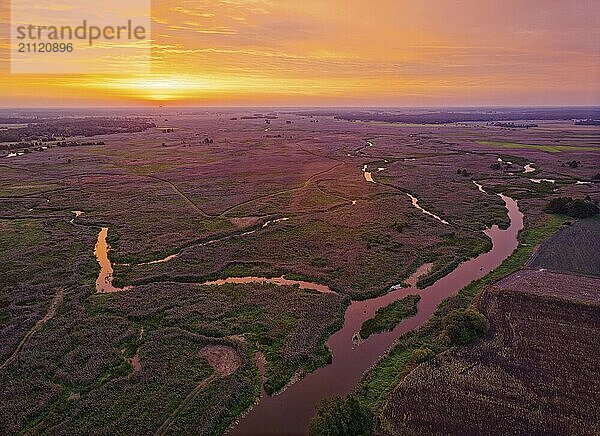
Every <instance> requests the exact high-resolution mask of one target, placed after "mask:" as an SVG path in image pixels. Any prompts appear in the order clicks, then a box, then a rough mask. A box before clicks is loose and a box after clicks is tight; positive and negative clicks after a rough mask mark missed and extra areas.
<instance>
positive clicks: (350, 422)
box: [308, 395, 373, 436]
mask: <svg viewBox="0 0 600 436" xmlns="http://www.w3.org/2000/svg"><path fill="white" fill-rule="evenodd" d="M308 432H309V434H310V435H311V436H338V435H339V436H346V435H356V436H359V435H370V434H373V413H372V412H371V411H370V409H369V408H368V407H366V406H364V405H362V404H361V403H360V402H359V401H358V398H357V397H356V396H355V395H349V396H348V397H346V398H340V397H335V398H332V399H326V400H323V401H321V404H320V405H319V408H318V409H317V413H316V415H315V416H314V418H313V419H312V421H311V423H310V428H309V430H308Z"/></svg>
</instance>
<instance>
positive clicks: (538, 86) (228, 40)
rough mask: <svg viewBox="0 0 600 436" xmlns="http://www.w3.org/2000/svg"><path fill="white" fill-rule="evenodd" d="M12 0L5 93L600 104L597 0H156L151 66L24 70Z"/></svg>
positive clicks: (39, 0) (89, 100)
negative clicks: (14, 47) (14, 59)
mask: <svg viewBox="0 0 600 436" xmlns="http://www.w3.org/2000/svg"><path fill="white" fill-rule="evenodd" d="M0 2H1V3H2V11H1V12H2V36H3V38H2V41H1V47H2V49H3V52H2V58H3V59H2V69H1V70H0V83H1V84H2V87H1V88H0V106H1V107H38V106H157V105H159V104H163V105H172V106H249V105H254V106H258V105H260V106H437V105H445V106H448V105H451V106H465V105H466V106H468V105H473V106H474V105H598V104H600V2H599V1H597V0H588V1H584V0H571V1H564V0H560V1H559V0H525V1H524V0H464V1H460V0H419V1H417V0H411V1H409V0H370V1H359V0H318V1H317V0H303V1H298V0H204V1H198V0H165V1H160V2H159V1H155V2H153V4H152V16H151V18H152V41H151V47H152V50H151V53H152V63H151V67H152V68H151V72H150V73H144V74H140V73H133V72H132V71H135V68H134V67H135V63H136V62H137V60H136V58H135V57H132V58H131V59H123V58H122V57H118V56H112V57H111V56H106V57H105V58H103V59H100V60H99V62H108V63H110V62H115V65H113V67H114V68H112V70H113V71H115V72H114V73H109V74H106V73H104V74H91V75H90V74H77V75H72V74H69V75H65V74H47V75H36V74H11V73H10V67H9V59H8V58H9V52H8V47H9V41H8V36H7V35H9V33H10V31H9V30H8V28H9V26H10V12H9V9H8V3H9V0H0ZM31 3H35V4H40V5H44V7H48V8H50V9H52V8H54V9H55V10H56V8H59V7H61V8H62V9H61V10H62V11H66V10H67V9H68V7H66V6H65V4H68V3H69V2H68V1H66V0H64V1H60V0H31ZM65 13H67V12H65ZM82 18H83V17H82ZM106 51H109V50H106ZM48 62H60V58H59V57H55V58H54V59H52V58H49V61H48ZM117 62H118V63H117Z"/></svg>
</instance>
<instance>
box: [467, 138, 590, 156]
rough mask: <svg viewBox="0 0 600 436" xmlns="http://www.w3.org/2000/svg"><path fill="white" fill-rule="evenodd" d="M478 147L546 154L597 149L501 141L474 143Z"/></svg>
mask: <svg viewBox="0 0 600 436" xmlns="http://www.w3.org/2000/svg"><path fill="white" fill-rule="evenodd" d="M476 142H477V143H478V144H480V145H491V146H493V147H503V148H525V149H527V148H532V149H535V150H540V151H545V152H548V153H560V152H561V151H597V150H598V149H599V147H587V146H577V145H543V144H519V143H518V142H503V141H476Z"/></svg>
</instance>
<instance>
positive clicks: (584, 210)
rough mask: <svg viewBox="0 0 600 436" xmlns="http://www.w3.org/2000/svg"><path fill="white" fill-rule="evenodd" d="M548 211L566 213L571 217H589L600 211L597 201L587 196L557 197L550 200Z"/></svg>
mask: <svg viewBox="0 0 600 436" xmlns="http://www.w3.org/2000/svg"><path fill="white" fill-rule="evenodd" d="M546 209H547V210H548V212H551V213H559V214H563V215H568V216H571V217H573V218H589V217H592V216H594V215H596V214H597V213H598V212H600V207H598V204H597V202H595V201H592V199H591V198H590V197H589V196H588V197H586V198H585V199H579V198H575V199H573V198H571V197H557V198H553V199H552V200H550V202H549V203H548V207H547V208H546Z"/></svg>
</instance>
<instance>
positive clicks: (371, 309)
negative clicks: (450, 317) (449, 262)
mask: <svg viewBox="0 0 600 436" xmlns="http://www.w3.org/2000/svg"><path fill="white" fill-rule="evenodd" d="M500 197H501V198H502V199H503V200H504V202H505V204H506V208H507V209H508V216H509V218H510V227H509V228H508V229H506V230H501V229H499V228H498V226H496V225H494V226H492V228H490V229H488V230H486V231H485V233H486V235H487V236H488V237H490V239H491V240H492V244H493V246H492V249H491V250H490V251H488V252H487V253H483V254H481V255H479V256H477V257H476V258H473V259H471V260H468V261H465V262H463V263H461V264H460V265H459V266H458V267H457V268H456V269H455V270H454V271H452V272H451V273H450V274H448V275H447V276H445V277H443V278H441V279H440V280H438V281H437V282H436V283H434V284H433V285H431V286H429V287H427V288H425V289H422V290H418V289H417V288H416V286H415V284H416V276H417V275H419V274H420V273H423V272H425V268H426V266H424V267H422V268H421V269H420V271H417V273H416V274H415V275H413V277H411V279H410V280H409V282H410V285H411V286H410V287H408V288H396V289H394V290H392V291H391V292H389V293H387V294H385V295H382V296H380V297H377V298H372V299H370V300H365V301H353V302H352V303H351V304H350V306H349V307H348V309H347V310H346V314H345V318H344V325H343V327H342V329H341V330H339V331H337V332H336V333H335V334H333V335H332V336H331V337H330V338H329V340H328V341H327V345H328V347H329V349H330V350H331V354H332V356H333V359H332V363H331V364H329V365H327V366H325V367H322V368H319V369H317V370H316V371H314V372H312V373H310V374H307V375H306V376H305V377H304V378H302V379H301V380H299V381H298V382H296V383H294V384H293V385H291V386H289V387H288V388H287V389H286V390H285V391H283V392H282V393H281V394H279V395H275V396H272V397H270V396H268V395H265V394H264V391H263V394H262V395H261V398H260V400H259V402H258V404H257V405H255V406H254V407H253V408H252V409H251V410H250V411H249V412H248V414H247V415H246V416H244V417H243V418H241V419H240V421H239V423H238V424H237V425H236V426H234V427H233V428H232V429H231V431H230V434H236V435H250V434H253V435H256V434H263V435H265V434H306V432H307V429H308V424H309V422H310V419H311V418H312V416H313V414H314V412H315V408H316V406H317V405H318V404H319V402H320V401H321V399H323V398H327V397H332V396H335V395H346V394H348V393H350V391H352V389H353V388H354V387H356V386H357V384H358V382H359V381H360V379H361V376H362V374H363V373H364V372H365V371H366V370H367V369H368V368H369V367H371V366H372V365H373V364H374V363H375V362H377V360H378V359H379V358H380V357H381V356H382V355H384V354H385V353H386V351H387V350H388V349H389V347H390V346H391V345H392V344H393V343H394V341H395V340H396V339H397V338H398V337H400V336H401V335H402V334H403V333H406V332H408V331H410V330H414V329H416V328H418V327H420V326H422V325H423V324H425V322H427V320H428V319H429V318H430V317H431V315H432V314H433V313H434V311H435V309H436V307H437V306H438V304H440V303H441V302H442V300H444V299H445V298H447V297H449V296H451V295H455V294H456V293H458V291H459V290H460V289H461V288H463V287H464V286H466V285H467V284H469V283H471V282H472V281H473V280H476V279H478V278H481V277H483V276H484V275H486V274H487V273H489V272H490V271H492V270H494V269H495V268H497V267H498V266H499V265H500V264H501V263H502V262H503V261H504V259H506V258H507V257H508V256H509V255H510V254H511V253H512V252H513V251H514V250H515V248H517V246H518V240H517V235H518V233H519V231H520V230H521V229H522V228H523V214H522V213H521V212H520V211H519V208H518V206H517V202H516V201H515V200H513V199H512V198H510V197H507V196H505V195H500ZM415 293H418V294H420V295H421V300H420V302H419V304H418V313H417V315H415V316H414V317H412V318H408V319H406V320H404V321H403V322H401V323H400V324H399V325H398V326H396V328H395V329H394V330H393V331H391V332H384V333H381V334H377V335H372V336H370V337H369V338H368V339H367V340H365V341H364V342H362V343H360V345H356V344H355V343H354V342H353V341H352V337H353V335H354V333H356V332H357V331H358V330H360V327H361V325H362V323H363V322H364V321H366V320H367V319H369V318H372V317H373V316H374V315H375V312H376V310H377V309H379V308H380V307H383V306H386V305H388V304H390V303H391V302H393V301H395V300H398V299H400V298H403V297H405V296H406V295H409V294H415Z"/></svg>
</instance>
